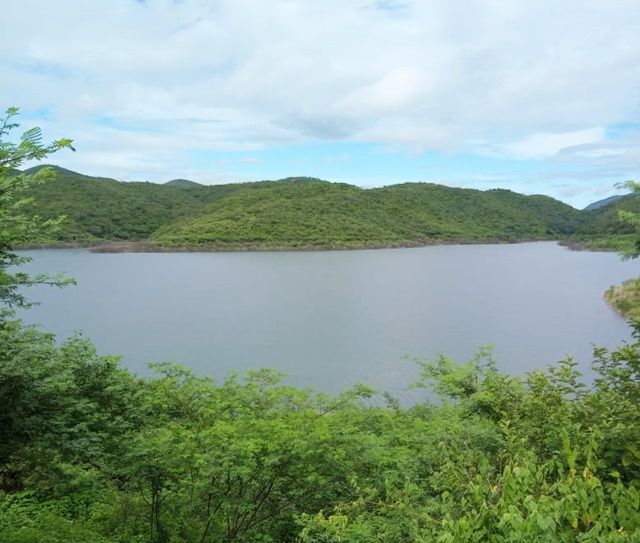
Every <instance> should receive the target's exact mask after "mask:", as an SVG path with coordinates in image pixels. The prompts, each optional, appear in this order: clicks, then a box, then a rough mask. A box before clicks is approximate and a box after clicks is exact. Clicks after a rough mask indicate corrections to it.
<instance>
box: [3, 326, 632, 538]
mask: <svg viewBox="0 0 640 543" xmlns="http://www.w3.org/2000/svg"><path fill="white" fill-rule="evenodd" d="M0 360H2V364H1V365H0V402H2V405H3V411H2V412H1V414H0V435H2V440H1V442H0V443H1V445H0V475H1V477H2V489H1V491H0V541H3V542H7V543H9V542H21V543H27V542H34V543H35V542H43V541H52V542H53V541H60V542H62V541H65V542H68V541H72V542H89V541H104V542H122V543H125V542H126V543H129V542H134V541H140V542H147V541H150V542H160V541H166V542H214V541H216V542H217V541H243V542H255V541H265V542H268V541H272V542H286V541H292V542H293V541H298V542H309V543H311V542H314V543H315V542H354V543H355V542H358V543H361V542H383V541H443V542H444V541H455V542H471V541H495V542H502V541H504V542H507V541H514V542H516V541H518V542H519V541H550V542H555V541H558V542H573V541H594V542H596V541H610V542H614V541H637V540H638V538H639V537H640V513H639V511H640V494H639V492H640V488H639V487H640V479H639V476H640V373H639V372H640V345H639V344H637V343H636V344H632V345H628V346H623V347H622V348H620V349H619V350H617V351H613V352H608V351H605V350H602V349H599V350H597V351H596V357H595V367H596V369H597V370H598V372H599V378H598V379H597V380H596V382H595V384H594V386H593V388H592V389H586V388H585V387H584V386H583V385H581V384H580V382H579V376H578V374H577V373H576V371H575V369H574V367H573V365H572V363H571V362H570V361H567V362H563V363H560V364H559V365H557V366H555V367H553V368H551V369H550V370H548V371H537V372H534V373H532V374H529V375H528V376H525V377H522V378H518V377H512V376H508V375H505V374H502V373H500V372H499V371H498V370H497V369H496V368H495V365H494V364H493V363H492V362H491V360H490V359H488V358H486V356H479V357H478V358H476V359H474V360H472V361H471V362H470V363H468V364H464V365H456V364H454V363H452V362H451V361H449V360H447V359H444V358H443V359H441V360H438V361H436V362H434V363H422V368H423V378H424V380H423V382H422V384H424V385H428V386H430V387H432V389H434V390H435V391H436V392H437V393H438V394H439V397H440V400H441V401H440V403H438V402H430V401H426V400H425V402H424V403H420V404H418V405H414V406H413V407H408V408H402V407H400V406H398V405H397V403H395V402H394V401H393V400H392V399H390V398H387V402H388V405H387V406H386V407H382V406H380V403H381V402H380V401H371V400H368V399H367V398H368V397H369V391H367V390H366V389H362V388H360V389H356V390H351V391H347V392H345V393H344V394H342V395H341V396H338V397H335V398H330V397H324V396H317V395H314V394H312V393H310V392H308V391H302V390H297V389H293V388H290V387H287V386H284V385H283V384H282V383H281V382H280V380H279V378H278V376H276V375H274V374H273V373H272V372H269V371H266V370H265V371H260V372H255V373H252V374H250V375H248V376H246V377H243V378H239V377H230V378H228V379H227V380H226V381H224V382H222V383H219V384H216V383H214V382H213V381H211V380H209V379H206V378H202V377H198V376H195V375H193V374H191V373H190V372H189V371H187V370H185V369H183V368H180V367H177V366H172V365H160V366H157V367H156V371H157V376H156V377H153V378H150V379H140V378H138V377H136V376H134V375H132V374H130V373H129V372H127V371H126V370H124V369H121V368H120V367H119V366H118V363H117V360H116V359H115V358H113V357H100V356H97V355H96V353H95V350H94V349H93V347H92V345H91V344H90V342H89V341H87V340H86V339H83V338H81V337H76V338H73V339H71V340H69V341H67V342H66V343H65V344H63V345H62V346H57V345H56V344H55V342H54V338H52V337H51V336H50V335H47V334H43V333H40V332H38V331H36V330H34V329H31V328H23V327H21V326H20V324H19V323H16V322H8V321H5V322H3V323H2V325H1V327H0Z"/></svg>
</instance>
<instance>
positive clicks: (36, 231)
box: [0, 107, 74, 315]
mask: <svg viewBox="0 0 640 543" xmlns="http://www.w3.org/2000/svg"><path fill="white" fill-rule="evenodd" d="M18 113H19V110H18V108H16V107H10V108H9V109H7V110H6V112H5V116H4V119H2V120H1V121H0V310H2V311H3V315H6V310H7V306H8V307H28V306H29V301H28V300H27V299H26V298H25V296H24V294H22V292H21V291H20V289H21V287H25V286H31V285H35V284H49V285H54V286H64V285H66V284H69V282H70V280H69V279H66V278H64V277H63V276H55V277H51V276H48V275H45V274H37V275H29V274H27V273H24V272H14V271H13V270H11V268H12V267H15V266H18V265H20V264H24V263H25V262H27V261H28V260H29V259H28V258H26V257H22V256H18V255H16V254H15V253H13V252H12V249H13V248H14V247H15V246H16V245H20V244H26V243H29V242H30V241H33V240H34V239H36V238H37V237H39V236H42V234H43V233H46V232H52V231H53V230H55V229H56V228H57V227H58V225H59V224H60V222H61V221H62V220H63V218H62V217H60V218H57V219H53V220H51V219H49V220H44V219H41V218H40V217H38V216H35V217H34V216H32V217H28V216H26V215H25V214H24V213H22V211H23V210H24V208H25V207H26V206H29V205H30V204H31V203H32V199H30V198H27V197H25V191H27V190H28V189H29V188H31V187H33V186H34V185H36V184H39V183H43V182H45V181H46V180H48V179H51V178H52V177H53V175H54V173H53V171H52V170H51V169H48V168H43V169H41V170H39V171H38V172H37V173H36V174H34V175H25V174H23V173H21V172H20V171H19V170H18V168H20V167H21V166H22V165H23V164H24V163H25V162H28V161H31V160H41V159H43V158H45V157H47V156H49V155H50V154H52V153H55V152H56V151H59V150H61V149H71V150H74V149H73V146H72V145H71V144H72V141H71V140H70V139H68V138H62V139H59V140H56V141H54V142H52V143H49V144H45V143H43V142H42V131H41V130H40V128H37V127H35V128H31V129H29V130H27V131H26V132H24V133H23V134H22V136H20V138H19V140H18V141H11V140H9V139H7V138H8V137H9V134H10V132H11V131H12V130H14V129H15V128H17V127H18V126H19V124H18V123H16V122H15V121H14V119H15V117H16V116H17V115H18Z"/></svg>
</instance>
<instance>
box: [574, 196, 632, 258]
mask: <svg viewBox="0 0 640 543" xmlns="http://www.w3.org/2000/svg"><path fill="white" fill-rule="evenodd" d="M608 200H609V202H608V203H605V204H604V205H602V206H600V207H596V208H595V209H593V208H591V210H585V211H583V212H582V213H583V220H582V222H581V224H580V226H579V227H578V228H577V229H576V232H575V233H574V235H573V236H572V239H573V240H574V241H575V242H578V243H579V244H584V245H585V246H586V248H588V249H594V250H611V251H619V252H625V251H626V250H627V249H628V248H629V247H630V245H631V244H633V243H635V240H636V239H637V234H636V230H635V228H634V226H633V225H630V224H628V223H624V222H622V221H620V219H619V217H618V213H619V212H620V211H621V210H624V211H632V212H634V213H640V200H639V199H638V198H636V197H635V195H633V194H626V195H623V196H620V197H618V198H615V197H613V199H608ZM592 205H593V204H592ZM588 207H590V206H588Z"/></svg>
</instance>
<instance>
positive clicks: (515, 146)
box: [495, 128, 604, 158]
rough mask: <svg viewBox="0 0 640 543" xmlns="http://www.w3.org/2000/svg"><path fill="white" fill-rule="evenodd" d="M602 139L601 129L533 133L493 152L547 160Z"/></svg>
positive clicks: (496, 148) (602, 132)
mask: <svg viewBox="0 0 640 543" xmlns="http://www.w3.org/2000/svg"><path fill="white" fill-rule="evenodd" d="M603 137H604V129H602V128H586V129H584V130H576V131H574V132H560V133H556V134H553V133H551V134H550V133H535V134H531V135H530V136H527V137H526V138H523V139H521V140H519V141H514V142H510V143H505V144H502V145H497V146H495V150H496V151H497V152H499V153H502V154H504V155H506V156H510V157H515V158H548V157H553V156H556V155H557V154H558V153H560V152H562V151H566V150H568V149H571V148H575V147H582V146H584V145H585V144H591V143H595V142H600V141H601V140H602V139H603Z"/></svg>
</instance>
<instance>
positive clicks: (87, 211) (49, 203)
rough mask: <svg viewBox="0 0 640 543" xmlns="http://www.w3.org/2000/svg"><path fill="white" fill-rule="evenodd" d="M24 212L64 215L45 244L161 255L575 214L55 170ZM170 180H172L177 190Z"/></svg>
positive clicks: (423, 190)
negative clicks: (161, 251)
mask: <svg viewBox="0 0 640 543" xmlns="http://www.w3.org/2000/svg"><path fill="white" fill-rule="evenodd" d="M56 172H57V178H56V179H55V180H54V181H52V182H50V183H46V184H43V185H39V186H37V187H35V188H34V189H33V190H32V193H31V194H30V195H31V196H32V197H33V198H34V200H35V205H34V206H33V209H32V210H31V211H30V213H32V214H39V215H42V216H44V217H56V216H59V215H66V216H67V217H68V220H67V222H66V223H65V225H64V226H63V228H62V229H61V231H60V232H59V233H58V235H57V238H56V239H55V240H43V241H51V242H80V243H89V242H99V241H141V240H151V241H152V242H153V243H155V244H158V245H163V246H168V247H178V246H180V247H184V246H186V247H205V246H207V247H211V248H215V247H219V248H242V247H252V248H254V247H264V248H286V247H379V246H401V245H424V244H430V243H438V242H494V241H509V242H510V241H521V240H527V239H562V238H567V237H569V236H571V235H573V234H575V232H576V231H577V230H578V229H579V228H581V226H582V223H583V222H584V212H580V211H578V210H576V209H574V208H572V207H570V206H568V205H566V204H564V203H562V202H559V201H557V200H554V199H553V198H549V197H546V196H524V195H522V194H517V193H514V192H511V191H508V190H489V191H479V190H473V189H459V188H451V187H446V186H443V185H436V184H431V183H407V184H401V185H392V186H388V187H384V188H376V189H362V188H358V187H355V186H352V185H347V184H343V183H330V182H327V181H322V180H319V179H314V178H308V177H292V178H287V179H282V180H279V181H261V182H254V183H235V184H226V185H213V186H204V185H199V184H197V183H192V182H188V181H186V180H174V181H172V182H169V183H166V184H164V185H159V184H154V183H146V182H126V183H125V182H119V181H115V180H113V179H108V178H99V177H90V176H86V175H82V174H79V173H77V172H72V171H69V170H64V169H62V168H56ZM176 181H177V182H176Z"/></svg>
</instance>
